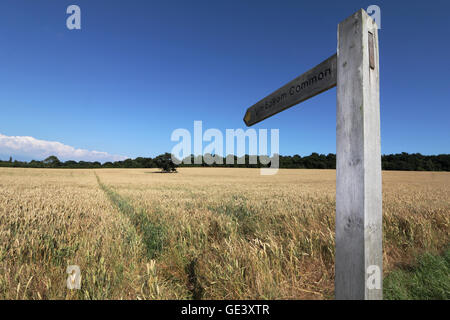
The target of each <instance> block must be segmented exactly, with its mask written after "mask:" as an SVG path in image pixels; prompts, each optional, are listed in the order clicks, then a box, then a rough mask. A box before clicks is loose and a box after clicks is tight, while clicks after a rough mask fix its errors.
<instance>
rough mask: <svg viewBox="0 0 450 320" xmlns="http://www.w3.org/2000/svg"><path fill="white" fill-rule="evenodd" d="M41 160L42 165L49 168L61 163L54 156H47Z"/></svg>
mask: <svg viewBox="0 0 450 320" xmlns="http://www.w3.org/2000/svg"><path fill="white" fill-rule="evenodd" d="M42 162H43V163H44V165H46V166H48V167H51V168H55V167H59V166H60V165H61V161H59V159H58V158H57V157H56V156H49V157H47V158H45V160H44V161H42Z"/></svg>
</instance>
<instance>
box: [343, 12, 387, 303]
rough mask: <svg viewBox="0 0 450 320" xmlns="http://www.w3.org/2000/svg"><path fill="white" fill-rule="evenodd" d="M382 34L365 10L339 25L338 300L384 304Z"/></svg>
mask: <svg viewBox="0 0 450 320" xmlns="http://www.w3.org/2000/svg"><path fill="white" fill-rule="evenodd" d="M377 31H378V30H377V25H376V24H375V22H374V20H373V19H372V18H371V17H370V16H369V15H368V14H367V13H366V12H365V11H364V10H360V11H358V12H356V13H355V14H353V15H352V16H350V17H349V18H347V19H346V20H344V21H343V22H341V23H340V24H339V26H338V52H337V112H336V156H337V163H336V169H337V171H336V262H335V263H336V265H335V297H336V299H382V277H383V268H382V262H383V256H382V206H381V201H382V198H381V150H380V149H381V148H380V99H379V60H378V32H377Z"/></svg>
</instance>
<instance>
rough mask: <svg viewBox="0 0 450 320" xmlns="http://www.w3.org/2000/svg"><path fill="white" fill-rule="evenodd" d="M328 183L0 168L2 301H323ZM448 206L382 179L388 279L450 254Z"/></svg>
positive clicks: (286, 175) (401, 177)
mask: <svg viewBox="0 0 450 320" xmlns="http://www.w3.org/2000/svg"><path fill="white" fill-rule="evenodd" d="M335 174H336V173H335V171H334V170H280V171H279V173H278V174H277V175H274V176H261V175H259V170H258V169H237V168H181V169H179V173H174V174H161V173H159V172H158V171H156V169H97V170H92V169H89V170H79V169H78V170H70V169H22V168H0V299H332V298H333V296H334V293H333V292H334V284H333V282H334V279H333V278H334V215H335V181H336V180H335ZM449 195H450V173H437V172H394V171H392V172H383V245H384V273H385V275H387V274H389V272H391V271H392V270H395V269H396V268H399V267H401V266H405V265H408V264H411V263H412V261H414V258H415V257H416V256H417V255H419V254H421V253H423V252H434V253H439V252H442V250H444V249H445V248H446V247H448V245H449V242H450V241H449V229H450V228H449V223H450V199H449V198H450V197H449ZM68 265H78V266H80V269H81V277H82V278H81V279H82V281H81V290H68V289H67V288H66V279H67V276H68V275H67V274H66V268H67V266H68Z"/></svg>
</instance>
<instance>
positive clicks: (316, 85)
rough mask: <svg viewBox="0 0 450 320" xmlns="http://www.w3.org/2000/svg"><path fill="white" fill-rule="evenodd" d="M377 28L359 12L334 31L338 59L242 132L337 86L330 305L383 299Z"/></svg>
mask: <svg viewBox="0 0 450 320" xmlns="http://www.w3.org/2000/svg"><path fill="white" fill-rule="evenodd" d="M378 52H379V51H378V28H377V25H376V23H375V21H374V20H373V19H372V18H371V17H370V16H369V15H368V14H367V13H366V12H365V11H364V10H362V9H361V10H359V11H357V12H356V13H354V14H353V15H352V16H350V17H348V18H347V19H346V20H344V21H343V22H341V23H340V24H339V25H338V46H337V54H336V55H333V56H332V57H330V58H329V59H327V60H325V61H324V62H322V63H320V64H319V65H317V66H316V67H314V68H312V69H311V70H309V71H307V72H306V73H304V74H302V75H301V76H299V77H298V78H296V79H294V80H292V81H291V82H289V83H288V84H287V85H285V86H283V87H282V88H280V89H278V90H277V91H275V92H274V93H272V94H270V95H269V96H267V97H266V98H264V99H262V100H261V101H259V102H258V103H256V104H255V105H253V106H251V107H250V108H248V109H247V112H246V113H245V116H244V122H245V124H246V125H247V126H251V125H253V124H255V123H258V122H260V121H262V120H264V119H266V118H268V117H270V116H273V115H274V114H276V113H278V112H281V111H283V110H285V109H287V108H289V107H292V106H294V105H296V104H298V103H300V102H303V101H305V100H307V99H309V98H311V97H313V96H315V95H317V94H319V93H321V92H324V91H326V90H328V89H330V88H332V87H334V86H337V110H336V236H335V237H336V256H335V297H336V299H382V297H383V296H382V291H383V289H382V276H383V271H382V270H383V268H382V263H383V255H382V207H381V201H382V199H381V148H380V98H379V96H380V95H379V59H378Z"/></svg>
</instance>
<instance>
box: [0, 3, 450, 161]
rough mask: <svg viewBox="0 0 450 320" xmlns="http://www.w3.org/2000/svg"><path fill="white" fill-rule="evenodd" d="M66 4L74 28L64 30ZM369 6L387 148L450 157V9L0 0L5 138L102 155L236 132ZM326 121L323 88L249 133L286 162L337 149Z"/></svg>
mask: <svg viewBox="0 0 450 320" xmlns="http://www.w3.org/2000/svg"><path fill="white" fill-rule="evenodd" d="M71 4H77V5H79V6H80V8H81V17H82V21H81V26H82V29H81V30H68V29H67V27H66V19H67V17H68V16H69V15H68V14H66V8H67V7H68V6H69V5H71ZM371 4H376V5H378V6H380V8H381V21H382V29H381V30H380V32H379V37H380V66H381V67H380V77H381V134H382V140H381V143H382V153H384V154H386V153H398V152H410V153H413V152H420V153H423V154H439V153H450V129H449V128H450V125H449V124H450V121H449V119H450V110H449V106H450V103H449V102H450V73H449V71H450V66H449V56H450V42H449V41H448V40H449V35H450V19H448V14H449V12H450V2H449V1H376V2H375V1H300V0H297V1H283V0H277V1H275V0H273V1H211V0H210V1H196V0H194V1H181V0H180V1H143V0H142V1H139V0H129V1H102V0H95V1H92V0H89V1H88V0H72V1H63V0H58V1H55V0H36V1H30V0H28V1H25V0H2V1H1V3H0V12H1V19H0V38H1V39H2V50H0V61H1V66H2V67H1V72H0V88H1V89H0V110H1V116H0V134H1V135H3V137H7V138H4V141H6V140H5V139H11V137H12V136H19V137H23V136H29V137H33V138H34V139H37V140H36V141H38V140H39V141H41V140H42V141H44V142H45V141H53V142H58V143H61V144H64V145H66V146H70V147H73V148H75V149H82V150H84V151H86V152H88V151H87V150H89V151H92V150H98V151H102V152H106V153H107V156H105V157H104V158H101V157H100V158H99V159H106V158H108V157H109V155H122V156H127V157H131V158H135V157H138V156H151V157H153V156H156V155H158V154H160V153H163V152H166V151H170V150H171V149H172V147H173V146H174V145H175V144H176V143H175V142H172V141H170V135H171V133H172V131H173V130H175V129H177V128H186V129H188V130H190V131H193V122H194V120H202V121H203V127H204V129H207V128H218V129H220V130H223V132H225V129H226V128H232V129H235V128H245V125H244V124H243V121H242V118H243V115H244V112H245V110H246V109H247V107H249V106H251V105H252V104H254V103H255V102H257V101H258V100H260V99H261V98H263V97H264V96H266V95H267V94H269V93H271V92H272V91H274V90H275V89H278V88H279V87H280V86H282V85H284V84H285V83H287V82H288V81H290V80H292V79H293V78H295V77H297V76H298V75H300V74H301V73H303V72H305V71H307V70H308V69H310V68H311V67H313V66H315V65H316V64H318V63H319V62H321V61H323V60H324V59H326V58H328V57H329V56H331V55H332V54H334V53H335V52H336V33H337V24H338V23H339V22H340V21H342V20H343V19H345V18H346V17H348V16H349V15H351V14H352V13H353V12H355V11H356V10H358V9H359V8H367V7H368V6H369V5H371ZM335 114H336V89H332V90H329V91H328V92H326V93H324V94H321V95H319V96H317V97H314V98H313V99H310V100H308V101H307V102H304V103H302V104H300V105H298V106H295V107H293V108H291V109H289V110H287V111H284V112H282V113H280V114H278V115H276V116H274V117H272V118H269V119H267V120H265V121H264V122H262V123H260V124H258V125H256V126H255V128H267V129H271V128H277V129H280V153H281V154H284V155H293V154H300V155H302V156H303V155H309V154H310V153H311V152H318V153H330V152H331V153H334V152H335V150H336V141H335V139H336V123H335V121H336V116H335ZM0 141H2V140H1V136H0ZM28 143H34V142H33V141H31V142H30V141H28ZM41 144H42V143H41ZM26 145H27V144H25V147H26ZM44 145H45V143H44ZM23 146H24V145H23V144H22V145H20V146H18V147H17V148H19V149H20V148H22V147H23ZM25 147H24V148H25ZM53 147H55V146H54V145H53ZM2 148H3V149H2ZM50 148H52V145H50ZM19 149H17V150H16V151H17V152H15V153H14V154H12V155H13V157H15V158H19V159H20V158H30V157H35V158H36V157H39V156H40V155H39V154H36V155H34V154H31V155H30V152H31V153H32V152H33V151H29V152H28V153H26V152H22V151H23V150H19ZM11 150H12V149H11V148H9V149H8V148H7V147H5V146H3V147H2V145H1V143H0V158H3V159H4V158H6V157H9V155H10V154H11V153H12V152H13V151H11ZM69 151H70V150H69ZM86 152H85V153H83V152H81V153H80V154H81V157H82V155H87V156H86V157H87V158H86V159H88V160H92V159H94V158H96V155H95V154H91V153H86ZM69 154H70V152H69ZM111 157H113V156H111Z"/></svg>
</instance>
